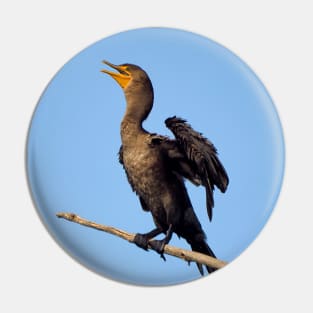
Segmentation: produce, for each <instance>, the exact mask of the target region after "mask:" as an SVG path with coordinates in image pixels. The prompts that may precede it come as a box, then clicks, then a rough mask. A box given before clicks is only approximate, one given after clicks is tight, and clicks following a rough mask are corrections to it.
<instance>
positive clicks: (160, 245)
mask: <svg viewBox="0 0 313 313" xmlns="http://www.w3.org/2000/svg"><path fill="white" fill-rule="evenodd" d="M149 244H150V246H151V249H152V250H154V251H156V252H157V253H159V254H160V257H161V258H162V259H163V260H164V261H166V258H165V256H164V247H165V243H164V240H153V241H150V242H149Z"/></svg>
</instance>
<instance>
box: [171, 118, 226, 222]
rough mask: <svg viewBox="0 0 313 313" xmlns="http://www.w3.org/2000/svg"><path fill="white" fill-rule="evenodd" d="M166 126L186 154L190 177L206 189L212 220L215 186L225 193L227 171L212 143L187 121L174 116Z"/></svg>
mask: <svg viewBox="0 0 313 313" xmlns="http://www.w3.org/2000/svg"><path fill="white" fill-rule="evenodd" d="M165 124H166V126H167V127H168V128H169V129H170V130H171V131H172V132H173V134H174V136H175V138H176V142H177V144H178V146H179V148H181V150H182V151H183V153H184V159H185V160H184V162H185V163H188V164H189V168H190V169H191V175H189V176H192V177H191V178H192V179H193V180H196V181H198V182H199V181H200V184H201V185H203V186H204V187H205V190H206V204H207V211H208V216H209V219H210V220H212V208H213V207H214V199H213V190H214V186H217V188H218V189H220V190H221V192H225V191H226V189H227V186H228V183H229V178H228V175H227V173H226V170H225V168H224V166H223V165H222V163H221V161H220V160H219V158H218V156H217V150H216V148H215V146H214V145H213V143H212V142H210V141H209V140H208V139H207V138H205V137H204V136H203V135H202V134H201V133H199V132H197V131H195V130H194V129H193V128H192V127H191V126H190V125H189V124H187V122H186V121H185V120H183V119H181V118H178V117H176V116H174V117H171V118H168V119H166V121H165ZM184 176H185V177H186V175H184ZM186 178H188V179H190V178H189V177H186ZM192 179H191V181H192Z"/></svg>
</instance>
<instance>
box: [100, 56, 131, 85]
mask: <svg viewBox="0 0 313 313" xmlns="http://www.w3.org/2000/svg"><path fill="white" fill-rule="evenodd" d="M102 63H104V64H106V65H108V66H110V67H111V68H113V69H115V70H117V71H118V73H117V72H111V71H108V70H101V72H102V73H106V74H109V75H110V76H111V77H112V78H114V79H115V80H116V81H117V83H118V84H119V85H120V86H121V87H122V88H123V89H124V88H126V86H127V85H128V83H129V81H130V80H131V76H130V73H129V72H128V71H127V70H126V66H122V65H114V64H112V63H110V62H108V61H102Z"/></svg>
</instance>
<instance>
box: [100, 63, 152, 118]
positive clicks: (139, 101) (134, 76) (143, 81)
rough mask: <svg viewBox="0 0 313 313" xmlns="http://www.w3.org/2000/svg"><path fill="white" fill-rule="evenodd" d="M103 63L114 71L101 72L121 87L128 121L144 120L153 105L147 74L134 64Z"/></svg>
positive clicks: (150, 85)
mask: <svg viewBox="0 0 313 313" xmlns="http://www.w3.org/2000/svg"><path fill="white" fill-rule="evenodd" d="M103 63H104V64H106V65H108V66H110V67H111V68H113V69H115V70H116V72H113V71H108V70H105V69H104V70H101V72H103V73H106V74H109V75H110V76H111V77H112V78H114V79H115V80H116V82H117V83H118V84H119V85H120V86H121V87H122V89H123V91H124V94H125V98H126V102H127V109H126V116H127V117H128V119H132V120H137V121H143V120H145V119H146V118H147V116H148V114H149V113H150V111H151V109H152V105H153V87H152V84H151V81H150V78H149V76H148V75H147V73H146V72H145V71H144V70H143V69H142V68H140V67H139V66H137V65H134V64H128V63H126V64H121V65H114V64H112V63H110V62H108V61H103Z"/></svg>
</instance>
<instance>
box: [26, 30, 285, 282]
mask: <svg viewBox="0 0 313 313" xmlns="http://www.w3.org/2000/svg"><path fill="white" fill-rule="evenodd" d="M283 172H284V141H283V134H282V128H281V124H280V121H279V117H278V114H277V111H276V109H275V106H274V104H273V102H272V100H271V98H270V96H269V94H268V92H267V91H266V89H265V87H264V86H263V84H262V82H261V81H260V80H259V78H258V77H257V76H256V75H255V74H254V73H253V71H252V70H251V69H250V68H249V67H248V66H247V65H246V64H245V63H244V62H243V61H242V60H241V59H240V58H238V57H237V56H236V55H235V54H234V53H232V52H231V51H230V50H228V49H226V48H225V47H223V46H221V45H219V44H218V43H216V42H214V41H212V40H210V39H208V38H205V37H202V36H200V35H197V34H194V33H190V32H187V31H182V30H177V29H170V28H142V29H135V30H130V31H126V32H122V33H118V34H116V35H113V36H111V37H108V38H104V39H103V40H100V41H98V42H96V43H95V44H93V45H91V46H89V47H88V48H86V49H84V50H83V51H81V52H80V53H79V54H77V55H76V56H74V57H73V58H72V59H71V60H70V61H69V62H67V63H66V64H65V65H64V66H63V67H62V68H61V69H60V71H59V72H58V73H57V74H56V75H55V76H54V78H53V79H52V80H51V82H50V83H49V85H48V86H47V88H46V89H45V91H44V92H43V94H42V96H41V97H40V100H39V102H38V104H37V107H36V110H35V113H34V115H33V118H32V121H31V126H30V129H29V134H28V141H27V175H28V181H29V186H30V189H31V193H32V197H33V201H34V204H35V207H36V209H37V211H38V213H39V216H40V218H41V219H42V221H43V223H44V225H45V226H46V228H47V230H48V231H49V233H50V234H51V235H52V236H53V238H54V239H55V240H56V241H57V242H58V243H59V244H60V246H61V247H62V248H63V249H64V250H65V251H66V252H68V254H69V255H71V256H72V257H73V258H74V259H76V260H77V261H78V262H80V263H81V264H83V265H85V266H86V267H87V268H89V269H91V270H93V271H94V272H96V273H98V274H101V275H103V276H104V277H108V278H111V279H114V280H117V281H121V282H125V283H130V284H136V285H149V286H156V285H173V284H179V283H183V282H187V281H191V280H194V279H198V278H200V277H202V276H207V275H208V278H209V277H210V275H218V274H216V272H217V273H218V271H220V270H222V267H224V266H225V265H227V263H229V262H231V261H233V260H234V259H235V258H236V257H237V256H238V255H239V254H240V253H241V252H242V251H244V250H245V249H246V248H247V246H249V245H250V243H251V242H252V241H253V240H254V239H255V237H256V236H257V235H258V234H259V232H260V231H261V229H262V228H263V227H264V225H265V223H266V222H267V220H268V218H269V216H270V214H271V212H272V210H273V208H274V206H275V203H276V200H277V198H278V195H279V191H280V188H281V184H282V178H283Z"/></svg>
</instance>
